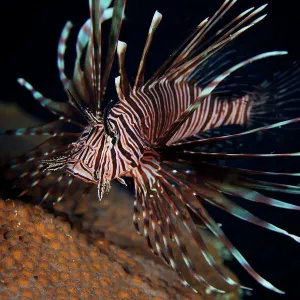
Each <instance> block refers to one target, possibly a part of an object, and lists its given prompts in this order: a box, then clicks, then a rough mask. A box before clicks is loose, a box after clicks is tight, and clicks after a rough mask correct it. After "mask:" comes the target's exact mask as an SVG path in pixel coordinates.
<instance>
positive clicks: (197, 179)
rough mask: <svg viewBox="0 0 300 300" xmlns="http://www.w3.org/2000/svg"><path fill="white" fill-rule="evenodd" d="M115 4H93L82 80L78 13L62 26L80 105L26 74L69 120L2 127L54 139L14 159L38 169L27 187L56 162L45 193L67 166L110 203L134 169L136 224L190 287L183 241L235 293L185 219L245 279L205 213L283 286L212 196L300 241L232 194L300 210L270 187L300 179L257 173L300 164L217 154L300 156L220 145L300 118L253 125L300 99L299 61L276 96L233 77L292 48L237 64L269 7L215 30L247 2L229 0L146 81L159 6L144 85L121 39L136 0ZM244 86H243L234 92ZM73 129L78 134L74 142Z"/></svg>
mask: <svg viewBox="0 0 300 300" xmlns="http://www.w3.org/2000/svg"><path fill="white" fill-rule="evenodd" d="M110 2H111V1H103V0H90V1H89V6H90V18H89V19H88V20H87V21H86V23H85V24H84V25H83V26H82V27H81V29H80V31H79V33H78V38H77V44H76V61H75V66H74V72H73V76H72V78H68V77H67V76H66V75H65V71H64V54H65V49H66V42H67V39H68V36H69V33H70V30H71V28H72V24H71V23H70V22H68V23H67V24H66V26H65V27H64V29H63V31H62V34H61V38H60V40H59V46H58V69H59V74H60V79H61V81H62V84H63V86H64V89H65V91H66V93H67V95H68V102H66V103H59V102H56V101H53V100H51V99H48V98H45V97H44V96H43V95H42V94H40V93H39V92H37V91H36V90H35V89H34V88H33V87H32V86H31V85H30V84H29V83H28V82H27V81H25V80H24V79H19V83H20V84H21V85H22V86H24V87H25V88H27V89H28V90H29V91H30V92H31V93H32V95H33V97H34V98H35V99H36V100H37V101H38V102H39V103H40V104H41V105H42V106H43V107H45V108H46V109H48V110H49V111H51V112H52V113H53V114H55V115H57V116H58V120H56V121H54V122H52V123H49V124H46V125H43V126H39V127H31V128H20V129H16V130H6V131H2V134H13V135H25V134H29V135H44V136H48V140H46V141H45V142H44V143H43V144H41V145H39V146H37V147H36V148H35V149H33V150H32V151H31V152H30V153H28V154H27V155H25V157H24V156H22V158H20V159H19V160H15V161H14V162H13V163H12V164H11V165H10V168H12V169H14V168H16V167H20V166H22V167H23V168H25V171H24V172H23V173H22V175H21V178H26V177H32V178H34V181H33V183H32V184H31V186H29V187H28V188H26V189H25V190H24V191H23V192H22V193H21V195H24V194H25V193H28V191H29V190H30V188H31V187H33V186H35V185H37V184H39V183H40V182H41V181H43V180H44V179H45V178H46V177H47V176H50V174H51V173H52V172H56V171H57V172H62V175H60V176H59V177H58V178H57V180H56V181H54V183H53V184H52V186H51V187H50V189H49V191H48V192H47V194H46V195H45V196H44V198H43V201H45V200H46V199H47V197H48V196H49V195H50V194H51V193H52V190H53V189H54V188H55V187H56V186H57V185H59V184H60V182H61V181H62V180H63V178H64V177H65V176H66V174H69V175H72V176H73V177H75V178H77V179H80V180H81V181H84V182H86V183H87V184H96V185H97V187H98V198H99V199H100V200H101V199H102V197H103V195H104V193H106V192H108V191H109V189H110V183H111V181H112V180H113V179H117V180H119V181H120V182H121V183H123V184H126V182H125V181H124V179H123V178H126V177H131V178H132V179H133V181H134V190H135V199H134V214H133V223H134V226H135V228H136V229H137V231H138V232H139V233H140V234H141V235H143V236H144V237H145V238H146V239H147V242H148V245H149V247H150V248H151V250H152V251H153V252H154V253H155V254H156V255H158V256H159V257H161V258H162V259H163V260H164V261H165V262H166V263H167V264H168V265H170V266H171V267H172V268H173V269H174V271H176V272H177V273H178V275H179V276H180V277H181V279H182V281H183V283H184V284H185V285H190V284H189V283H188V282H187V280H186V279H185V278H184V277H183V275H182V272H181V271H180V269H179V267H178V263H177V259H178V258H175V254H174V251H175V250H174V249H176V251H178V252H179V253H180V258H179V259H180V260H181V261H182V262H183V263H184V264H185V265H186V267H187V268H188V270H189V272H190V274H191V275H192V277H193V278H194V279H195V280H196V281H197V282H198V283H201V284H203V285H204V286H205V287H207V288H208V289H209V290H210V291H214V292H221V293H224V290H222V289H220V288H218V287H215V286H213V285H212V284H211V283H210V282H209V281H208V280H206V279H205V278H204V277H203V276H202V275H201V272H199V271H198V270H196V268H195V264H194V262H193V261H192V260H191V258H190V254H189V251H190V250H189V247H188V246H187V245H188V244H187V243H186V242H185V241H184V232H183V230H182V228H185V230H186V232H188V234H189V238H190V240H191V241H193V242H194V243H195V244H196V245H197V246H198V249H199V252H200V253H201V254H202V255H203V256H204V257H205V259H206V261H207V263H208V264H209V265H210V267H212V268H213V269H214V270H215V271H216V272H217V273H218V274H219V276H220V277H221V278H222V279H223V280H224V281H225V282H226V283H227V284H228V285H238V283H236V282H235V281H234V280H233V279H231V278H230V277H229V276H228V275H227V274H225V273H224V272H223V270H222V269H221V268H220V266H219V265H218V264H217V262H216V261H215V260H214V258H213V257H212V256H211V254H210V253H209V250H208V249H207V246H206V243H205V240H204V239H203V237H202V236H201V234H200V232H199V231H198V224H199V223H200V222H201V224H203V226H205V227H206V228H208V229H209V230H210V231H211V232H212V233H213V234H214V235H215V236H216V237H217V238H218V240H219V241H220V242H221V243H222V244H223V245H224V246H225V247H226V248H227V249H228V250H229V252H230V253H231V254H232V255H233V256H234V257H235V258H236V259H237V260H238V262H239V263H240V264H241V265H242V266H243V267H244V269H245V270H246V271H247V272H248V273H249V274H250V275H251V276H253V277H254V278H255V279H256V280H257V281H258V282H259V283H260V284H262V285H263V286H265V287H266V288H269V289H271V290H273V291H276V292H278V293H283V292H282V291H281V290H279V289H278V288H276V287H275V286H273V285H272V284H271V283H270V282H268V281H267V280H266V279H264V278H262V277H261V276H260V275H259V274H258V273H257V272H256V271H255V270H254V269H253V268H252V267H251V266H250V265H249V263H248V262H247V261H246V259H245V258H244V257H243V256H242V254H241V253H240V252H239V251H238V250H237V249H236V248H235V247H234V246H233V245H232V244H231V242H230V241H229V240H228V238H227V237H226V236H225V234H224V232H223V231H222V229H221V228H220V226H219V225H218V224H217V223H216V222H215V221H214V219H213V218H212V217H211V216H210V214H209V213H208V211H207V210H206V208H205V205H206V204H207V203H208V204H210V205H214V206H215V207H218V208H220V209H222V210H224V211H226V212H228V213H230V214H232V215H234V216H236V217H238V218H240V219H242V220H245V221H248V222H251V223H253V224H256V225H257V226H261V227H263V228H267V229H269V230H272V231H275V232H278V233H281V234H284V235H286V236H288V237H290V238H292V239H293V240H295V241H296V242H299V241H300V238H299V237H297V236H295V235H293V234H290V233H288V232H287V231H285V230H283V229H281V228H279V227H277V226H275V225H273V224H270V223H268V222H266V221H263V220H261V219H259V218H257V217H256V216H254V215H253V214H252V213H250V212H249V211H247V210H246V209H244V208H242V207H241V206H239V205H238V204H236V203H235V202H233V201H232V200H231V197H232V196H233V197H240V198H241V199H243V200H246V201H253V202H257V203H264V204H267V205H270V206H276V207H280V208H285V209H293V210H300V207H299V206H296V205H292V204H289V203H286V202H283V201H280V200H277V199H274V198H272V197H269V196H266V195H264V192H265V191H273V192H274V191H275V192H283V193H289V194H299V193H300V189H299V186H293V185H287V184H281V183H274V182H273V181H272V179H269V180H266V181H263V180H261V179H259V178H257V177H255V176H260V175H264V176H267V177H268V176H269V177H271V178H272V176H274V175H275V176H277V175H278V176H280V175H282V176H287V177H295V176H299V173H275V172H268V171H257V170H248V169H239V168H234V167H232V166H230V165H225V166H224V165H220V164H218V163H217V162H218V160H225V161H226V160H228V159H234V158H243V159H246V158H247V159H248V158H257V159H259V158H271V157H273V158H274V157H275V158H276V157H278V158H279V157H296V159H297V157H298V156H300V153H299V152H295V153H282V154H274V153H273V154H248V153H247V154H245V153H227V152H226V151H224V149H226V147H224V148H223V150H222V151H220V152H215V151H213V150H212V149H213V148H212V147H213V146H214V145H217V146H219V144H220V143H224V142H228V141H229V142H230V141H231V140H233V139H236V138H238V137H241V136H247V135H250V134H255V133H258V132H265V131H268V130H270V129H273V128H279V127H281V126H286V125H289V124H292V123H296V122H299V121H300V118H294V119H286V120H281V121H280V122H277V123H274V124H262V126H260V127H256V128H253V126H252V125H253V123H255V122H257V119H256V118H257V117H258V116H262V117H264V116H265V115H266V114H268V113H269V108H272V109H273V108H274V107H275V108H278V107H281V106H284V105H285V104H284V103H289V102H292V101H294V100H293V99H294V98H293V97H294V93H295V92H297V87H298V84H299V82H300V81H299V80H295V79H297V78H299V69H297V68H295V69H294V70H293V71H292V72H291V73H289V74H288V75H285V76H282V75H280V74H279V75H276V76H274V81H275V82H276V87H277V88H278V90H279V91H278V93H277V96H276V97H274V88H273V87H272V88H269V87H268V84H265V83H261V84H259V85H256V86H250V84H248V85H246V87H245V85H239V84H238V83H235V84H234V85H232V84H231V85H230V84H228V83H226V80H228V79H230V78H233V80H235V79H234V78H235V77H234V76H233V74H234V73H235V72H236V71H237V70H239V69H241V68H245V67H246V66H247V65H248V64H251V63H253V62H255V61H258V60H262V59H266V58H269V57H273V56H281V55H285V54H287V52H286V51H272V52H266V53H262V54H259V55H256V56H254V57H251V58H248V59H246V60H243V61H242V62H239V63H236V64H232V63H231V60H230V59H229V58H230V51H229V52H226V51H225V49H226V46H227V45H228V44H229V43H230V42H232V41H233V40H234V39H236V38H237V37H238V36H239V35H241V34H242V33H244V32H245V31H247V30H248V29H250V28H251V27H252V26H253V25H255V24H257V23H259V22H260V21H262V20H263V19H264V17H265V15H261V16H260V13H261V12H262V11H263V10H264V8H265V7H266V5H263V6H261V7H259V8H256V9H255V8H250V9H248V10H246V11H243V12H241V13H240V14H238V15H237V16H236V17H235V18H234V19H233V20H231V21H230V22H228V23H227V25H224V26H223V27H221V29H219V30H215V31H213V28H214V27H215V25H216V24H218V23H219V22H220V21H221V19H223V18H224V16H225V14H226V13H227V12H228V11H229V10H230V9H231V8H232V7H233V6H234V4H235V3H236V2H237V1H236V0H226V1H224V3H223V4H222V5H221V7H220V8H219V9H218V10H217V12H216V13H215V14H214V15H213V16H212V17H211V18H210V19H205V20H204V21H202V22H201V23H200V24H199V25H198V26H197V28H196V29H195V30H194V31H193V32H192V33H191V35H190V36H189V37H188V38H187V39H186V40H185V41H184V42H183V43H182V45H181V46H180V47H179V48H178V49H177V50H176V51H174V52H173V53H172V54H171V55H170V56H169V58H168V59H167V60H166V61H165V63H164V64H162V66H161V67H160V68H159V69H158V70H157V71H156V72H155V73H154V74H153V75H152V77H150V78H149V79H147V80H145V65H146V60H147V55H148V52H149V49H150V45H151V42H152V39H153V36H154V33H155V30H156V28H157V27H158V25H159V23H160V21H161V19H162V15H161V14H160V13H158V12H155V14H154V17H153V20H152V23H151V25H150V29H149V32H148V37H147V40H146V44H145V48H144V51H143V54H142V58H141V61H140V65H139V69H138V72H137V76H136V79H135V82H134V83H133V84H132V83H130V82H129V80H128V76H127V73H126V68H125V52H126V47H127V46H126V44H125V43H124V42H121V41H119V40H118V39H119V34H120V29H121V24H122V20H123V17H124V10H125V0H115V1H114V7H113V9H112V8H109V5H110ZM109 19H111V31H110V35H109V40H108V51H107V55H106V57H105V58H103V51H102V50H103V49H102V43H101V39H102V30H103V28H102V23H103V22H106V21H107V20H109ZM202 45H203V46H202ZM224 51H225V52H224ZM116 53H117V57H118V63H119V76H117V77H116V78H115V85H116V92H117V95H118V102H117V103H116V104H115V105H113V107H112V108H110V106H107V107H103V106H104V105H103V103H104V99H105V94H106V87H107V83H108V78H109V76H110V72H111V67H112V64H113V61H114V59H115V54H116ZM104 61H105V63H104ZM223 61H225V62H227V63H225V64H224V63H223ZM232 86H234V90H235V92H231V91H232ZM287 86H289V87H290V90H291V92H289V93H285V92H284V91H285V89H286V87H287ZM78 119H81V122H78ZM64 124H71V125H73V126H74V127H75V128H76V130H74V131H68V132H67V131H64V130H63V129H61V127H60V126H61V125H64ZM228 125H237V126H241V128H242V130H241V131H240V132H239V133H234V134H219V135H218V136H213V135H211V133H210V132H211V131H212V130H215V129H218V128H223V127H225V126H228ZM64 138H69V139H71V140H72V142H70V143H69V142H68V143H65V142H64V140H63V139H64ZM45 146H48V147H49V150H47V151H44V152H42V155H39V154H40V149H42V147H45ZM41 159H43V160H42V163H41ZM27 164H33V165H34V166H35V171H30V169H29V168H28V169H26V166H27ZM42 170H44V171H46V172H42ZM73 177H72V178H73ZM72 182H73V179H71V180H69V181H68V183H67V187H66V189H65V190H66V191H67V190H68V188H69V187H70V185H71V184H72ZM65 194H66V195H67V192H65V193H64V194H62V195H61V196H59V197H58V198H57V201H61V200H62V198H63V196H66V195H65ZM195 218H196V219H197V222H195V221H194V219H195ZM176 257H177V256H176ZM191 287H192V286H191Z"/></svg>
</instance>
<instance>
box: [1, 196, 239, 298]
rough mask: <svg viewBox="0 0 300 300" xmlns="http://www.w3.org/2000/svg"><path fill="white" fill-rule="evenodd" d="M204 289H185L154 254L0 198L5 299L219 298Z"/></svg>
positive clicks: (234, 295)
mask: <svg viewBox="0 0 300 300" xmlns="http://www.w3.org/2000/svg"><path fill="white" fill-rule="evenodd" d="M208 275H209V274H208ZM202 291H203V292H202V293H201V294H198V295H196V294H194V293H193V292H192V291H191V290H190V289H188V288H184V287H183V286H182V285H181V283H180V281H179V279H178V277H177V275H176V274H175V273H174V272H173V271H172V270H171V269H169V268H168V267H167V266H165V265H163V264H161V263H159V262H158V261H157V260H155V259H153V257H151V256H147V257H146V256H145V255H141V254H138V253H134V252H132V251H128V250H126V251H125V250H122V249H120V247H119V246H117V245H112V244H110V243H108V241H107V240H104V239H103V238H98V239H96V238H95V237H94V238H93V240H92V241H89V240H88V237H87V235H86V234H83V233H80V232H79V231H78V230H76V229H72V228H71V225H70V223H69V222H67V221H66V220H64V219H63V218H62V217H60V216H54V215H52V214H49V213H46V212H45V211H44V210H43V209H42V208H40V207H38V206H33V205H31V204H24V203H23V202H20V201H12V200H8V201H4V200H0V298H1V299H16V298H18V299H28V298H30V299H152V300H154V299H155V300H158V299H216V296H215V295H212V294H211V295H207V294H206V293H205V291H204V290H203V289H202ZM220 296H221V298H219V297H220ZM223 296H224V297H225V296H226V298H223ZM218 299H238V294H237V291H236V290H235V291H232V292H230V293H228V294H226V295H219V296H218Z"/></svg>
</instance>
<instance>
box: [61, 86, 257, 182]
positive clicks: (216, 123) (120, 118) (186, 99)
mask: <svg viewBox="0 0 300 300" xmlns="http://www.w3.org/2000/svg"><path fill="white" fill-rule="evenodd" d="M200 94H201V89H200V88H198V87H196V86H194V87H190V86H189V85H187V84H179V83H177V84H176V83H175V84H174V85H173V84H168V83H167V82H166V81H162V82H158V83H155V84H154V85H152V86H150V87H149V88H146V89H144V88H141V89H138V90H136V91H133V92H132V93H131V94H130V98H129V99H128V101H127V100H123V101H121V102H119V103H118V104H116V105H115V106H114V107H113V108H112V109H111V111H110V112H109V115H108V118H107V122H108V123H109V126H110V127H111V128H112V130H113V132H114V134H115V139H116V140H115V142H113V139H112V138H111V137H110V136H109V135H107V134H106V133H105V130H104V126H103V125H102V124H97V125H94V126H88V127H87V128H86V129H85V130H84V132H83V133H82V136H81V137H80V138H79V140H78V142H76V143H74V145H73V146H74V149H73V151H74V154H72V156H71V158H69V160H68V164H67V170H68V172H70V173H71V174H73V175H74V176H77V177H78V178H80V179H82V180H84V181H86V182H92V183H98V182H99V180H101V179H102V178H103V183H105V184H108V183H109V182H110V181H111V180H113V179H114V178H119V177H121V176H128V175H129V172H130V171H131V170H132V168H134V167H137V166H138V165H139V164H140V160H141V158H142V157H143V152H144V151H145V149H147V148H149V147H151V146H153V145H154V144H155V141H156V140H157V139H158V137H159V136H161V135H162V134H164V133H165V132H166V130H167V129H168V128H169V127H170V125H171V124H172V123H173V122H174V121H175V120H176V119H177V118H178V117H179V116H180V114H181V113H182V112H183V111H185V110H186V109H187V108H188V107H189V106H190V105H191V103H192V102H193V100H194V99H195V98H197V97H198V96H199V95H200ZM249 99H250V96H248V95H246V96H244V97H241V98H237V99H228V100H227V99H226V100H222V99H219V98H218V97H217V96H214V95H210V96H208V97H207V98H205V100H204V101H203V102H202V103H201V105H200V106H199V107H198V108H197V110H196V111H195V113H194V114H193V115H192V116H191V117H189V118H188V119H187V120H186V121H185V123H184V124H183V125H182V127H181V129H180V130H179V131H178V132H177V133H176V134H175V135H174V136H173V138H172V139H171V140H170V141H169V143H170V144H172V143H174V142H178V141H180V140H183V139H186V138H189V137H192V136H195V135H196V134H199V133H200V134H201V133H203V132H206V131H208V130H210V129H214V128H218V127H222V126H226V125H232V124H235V125H242V126H246V125H247V121H248V119H249V116H250V111H251V108H252V102H251V101H250V100H249Z"/></svg>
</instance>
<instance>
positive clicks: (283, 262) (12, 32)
mask: <svg viewBox="0 0 300 300" xmlns="http://www.w3.org/2000/svg"><path fill="white" fill-rule="evenodd" d="M87 2H88V1H83V0H82V1H71V0H64V1H62V0H60V1H58V0H51V1H49V0H44V1H37V0H31V1H1V4H0V12H1V18H0V19H1V23H2V24H1V50H2V51H3V52H2V55H1V83H2V84H1V94H2V95H1V100H2V101H4V102H6V101H8V102H17V103H18V104H19V105H20V106H21V107H22V108H23V109H25V110H26V111H28V112H30V113H31V114H33V115H34V116H39V117H40V118H41V119H43V120H51V119H52V116H51V115H50V114H48V113H47V112H46V111H45V110H44V109H41V108H40V107H39V106H38V105H37V104H36V103H35V102H34V101H33V100H32V98H31V96H30V94H29V93H27V92H26V91H25V90H24V89H23V88H21V87H19V86H18V85H17V83H16V79H17V78H18V77H24V78H26V79H27V80H28V81H29V82H30V83H32V84H33V85H34V86H35V88H36V89H37V90H39V91H41V92H42V93H43V94H44V95H46V96H48V97H52V98H53V99H56V100H60V99H61V100H64V99H66V96H65V94H64V91H63V89H62V86H61V84H60V82H59V77H58V72H57V68H56V49H57V42H58V38H59V35H60V32H61V30H62V28H63V26H64V24H65V22H66V21H67V20H71V21H72V22H73V24H74V29H73V30H74V32H75V33H76V32H77V31H78V29H79V28H80V26H81V25H82V24H83V23H84V21H85V20H86V19H87V17H88V6H87ZM175 3H176V4H175ZM221 3H222V1H219V0H211V1H208V0H206V1H204V0H184V1H172V0H156V1H142V0H128V1H127V8H126V11H125V13H126V20H125V21H124V23H123V28H122V33H121V38H120V39H121V40H123V41H125V42H126V43H127V44H128V53H127V58H126V64H127V72H128V74H129V77H130V79H131V80H133V79H134V77H135V74H136V71H137V68H138V63H139V58H140V56H141V53H142V50H143V46H144V41H145V39H146V34H147V32H148V27H149V25H150V22H151V19H152V16H153V14H154V12H155V10H156V9H157V10H159V12H161V13H162V14H163V21H162V23H161V25H160V27H159V30H158V32H157V34H156V36H155V38H154V42H153V45H152V46H153V47H152V48H151V52H150V55H149V59H148V63H147V65H148V68H147V73H146V75H147V74H151V73H152V72H153V71H154V70H155V69H156V68H157V67H159V65H160V64H161V63H162V62H163V61H164V59H165V58H166V57H167V56H168V54H170V53H171V52H172V51H173V50H174V48H175V47H176V45H178V44H179V43H180V42H181V41H182V39H183V38H184V37H185V36H186V35H187V34H188V33H189V32H191V30H192V29H193V28H194V27H195V26H196V25H197V24H198V23H199V22H200V21H202V20H203V19H204V18H205V17H208V16H211V15H212V14H213V13H214V12H215V11H216V9H217V8H218V7H219V5H220V4H221ZM264 3H265V2H263V1H258V0H257V1H238V4H237V5H236V6H237V8H236V10H235V11H236V12H237V11H242V10H239V7H240V9H242V8H248V7H250V6H259V5H262V4H264ZM266 11H267V13H268V17H267V18H266V19H265V20H264V21H263V22H261V23H260V24H259V25H257V26H255V27H254V28H251V29H250V30H249V32H247V33H246V34H244V35H243V36H242V37H240V38H239V39H238V40H237V41H236V42H235V45H236V47H237V48H238V49H239V51H241V52H243V54H245V55H246V56H247V54H249V55H248V56H250V55H255V54H258V53H261V52H264V51H270V50H288V51H289V56H288V57H285V58H275V59H273V60H272V63H268V64H263V63H262V64H258V67H257V68H258V72H259V73H261V74H264V73H272V72H274V71H275V70H278V69H282V68H284V66H285V65H289V64H291V62H293V61H297V60H300V45H299V30H300V18H299V10H298V4H297V1H292V0H286V1H282V0H276V1H275V0H273V1H270V4H269V6H268V7H267V9H266ZM74 32H73V34H72V35H71V38H70V41H69V44H68V45H69V48H68V50H69V51H68V52H67V55H68V61H69V62H71V63H70V65H68V64H67V70H69V71H71V70H72V61H73V58H74V51H73V50H74V49H75V47H74V46H75V38H76V34H75V33H74ZM115 74H116V73H115ZM111 82H112V85H111V87H110V89H109V91H108V97H110V98H115V94H114V91H113V80H112V81H111ZM299 113H300V112H299ZM250 142H251V141H250V140H249V143H250ZM252 146H253V145H252ZM299 146H300V143H299V133H298V131H294V132H293V135H292V136H291V135H290V132H289V137H287V138H286V139H282V140H280V141H279V144H278V147H279V148H280V149H283V150H287V151H297V150H298V149H299ZM260 147H261V148H260V150H262V152H263V151H264V147H267V145H264V144H262V145H261V146H260ZM274 147H275V145H274ZM276 147H277V145H276ZM276 149H278V148H276ZM292 164H293V165H292ZM274 165H276V166H277V167H278V168H279V169H282V171H283V170H284V167H287V168H288V169H289V170H292V169H293V168H294V169H297V170H298V172H299V168H297V165H298V166H299V165H300V163H299V159H297V158H295V159H291V160H280V161H277V160H273V161H270V162H266V165H265V168H264V169H268V167H271V168H272V167H273V166H274ZM243 166H245V164H244V165H243ZM246 167H247V164H246ZM248 167H249V165H248ZM252 167H253V165H252ZM277 170H278V169H277ZM293 183H295V184H299V182H297V181H294V182H293ZM280 196H281V198H280V199H281V200H286V201H290V200H291V202H293V201H294V203H297V201H299V199H298V198H299V197H295V196H294V197H292V196H289V195H279V197H280ZM246 207H247V206H246ZM251 207H252V208H253V209H252V212H254V213H256V214H257V215H259V216H260V217H263V218H265V219H267V220H268V221H270V222H272V223H275V224H276V225H278V226H279V227H283V228H284V229H286V230H287V231H289V232H291V233H294V234H298V235H299V234H300V228H299V227H300V226H299V225H300V222H299V219H300V215H299V212H293V211H286V210H280V209H275V208H274V209H273V208H270V207H266V206H263V205H257V206H251ZM214 216H215V217H216V219H217V221H218V222H220V223H223V228H224V230H225V233H226V234H227V235H228V236H229V238H230V239H231V241H232V242H233V244H234V245H235V246H236V247H237V248H238V249H239V250H240V251H241V252H242V253H243V254H244V256H245V257H246V258H247V259H248V260H249V262H250V264H251V265H252V266H253V267H254V268H255V269H256V270H257V271H258V272H259V273H260V274H261V275H262V276H264V277H265V278H266V279H267V280H269V281H270V282H272V283H273V284H274V285H275V286H277V287H278V288H280V289H282V290H284V291H285V292H286V293H287V294H286V296H281V295H277V294H275V293H273V292H271V291H268V290H266V289H264V288H263V287H261V286H260V285H259V284H257V283H256V282H255V281H254V280H253V279H252V278H251V277H250V276H249V275H248V274H247V273H246V272H245V271H244V270H243V269H242V268H241V267H240V266H239V265H238V264H237V263H235V262H233V261H232V262H229V266H230V268H232V270H233V271H234V272H235V273H236V274H237V275H238V277H239V279H240V280H241V282H242V284H244V285H246V286H250V287H252V288H253V289H254V291H253V293H252V296H251V299H299V298H300V296H299V292H298V295H297V294H296V292H297V291H298V285H299V284H300V280H299V278H300V277H299V271H300V245H297V243H296V242H294V241H292V240H289V239H288V238H286V237H282V236H280V235H279V234H276V233H269V232H268V231H267V230H265V229H262V228H257V227H255V226H253V225H249V224H246V223H245V222H243V221H239V220H236V219H234V218H231V217H228V216H227V215H224V214H221V213H219V212H217V211H216V212H214ZM245 299H247V298H246V297H245ZM249 299H250V298H249Z"/></svg>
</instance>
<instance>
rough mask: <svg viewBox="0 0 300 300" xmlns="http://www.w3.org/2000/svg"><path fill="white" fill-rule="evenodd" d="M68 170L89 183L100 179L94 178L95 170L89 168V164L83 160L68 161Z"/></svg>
mask: <svg viewBox="0 0 300 300" xmlns="http://www.w3.org/2000/svg"><path fill="white" fill-rule="evenodd" d="M66 171H67V172H68V173H69V174H71V175H73V176H75V177H77V178H79V179H81V180H83V181H84V182H87V183H98V181H97V180H96V179H95V178H94V175H93V173H94V172H93V170H92V169H91V168H89V167H88V166H87V165H85V164H84V163H82V162H81V161H76V162H74V163H67V164H66Z"/></svg>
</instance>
